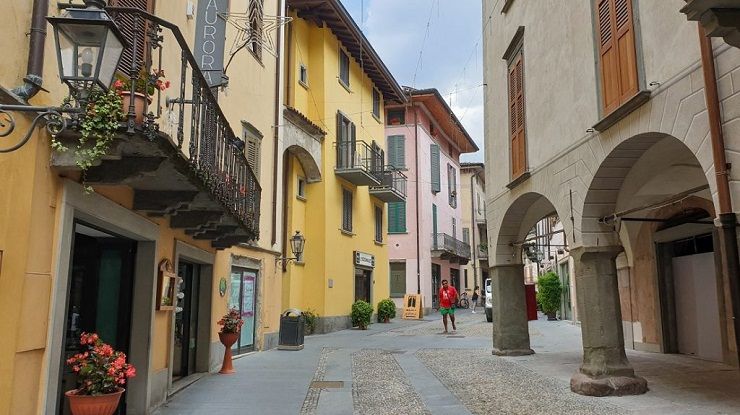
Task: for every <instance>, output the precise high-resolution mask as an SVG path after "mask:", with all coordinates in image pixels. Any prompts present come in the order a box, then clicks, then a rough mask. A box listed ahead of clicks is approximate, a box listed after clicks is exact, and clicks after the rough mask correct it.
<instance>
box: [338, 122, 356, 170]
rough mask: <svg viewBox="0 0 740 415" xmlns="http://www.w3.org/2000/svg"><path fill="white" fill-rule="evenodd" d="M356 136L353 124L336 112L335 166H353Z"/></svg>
mask: <svg viewBox="0 0 740 415" xmlns="http://www.w3.org/2000/svg"><path fill="white" fill-rule="evenodd" d="M356 136H357V129H356V128H355V124H354V123H353V122H352V121H350V120H349V118H347V117H345V116H344V115H342V113H341V112H337V167H339V168H351V167H353V166H354V163H355V160H354V155H355V143H356Z"/></svg>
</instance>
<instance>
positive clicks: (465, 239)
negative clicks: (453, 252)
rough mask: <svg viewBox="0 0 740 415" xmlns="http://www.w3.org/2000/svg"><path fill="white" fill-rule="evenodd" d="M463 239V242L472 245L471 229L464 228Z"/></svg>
mask: <svg viewBox="0 0 740 415" xmlns="http://www.w3.org/2000/svg"><path fill="white" fill-rule="evenodd" d="M462 238H463V239H462V240H463V242H465V243H466V244H469V243H470V228H463V231H462Z"/></svg>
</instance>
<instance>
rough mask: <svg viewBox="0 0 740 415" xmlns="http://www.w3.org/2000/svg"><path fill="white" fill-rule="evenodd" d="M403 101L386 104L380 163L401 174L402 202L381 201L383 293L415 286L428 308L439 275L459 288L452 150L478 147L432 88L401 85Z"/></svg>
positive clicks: (463, 250) (399, 294)
mask: <svg viewBox="0 0 740 415" xmlns="http://www.w3.org/2000/svg"><path fill="white" fill-rule="evenodd" d="M407 92H408V94H409V104H408V105H406V106H397V107H392V106H389V107H387V108H386V116H387V118H388V119H387V120H386V130H385V132H386V134H385V135H386V149H388V150H387V151H388V153H387V156H388V157H387V160H388V164H391V165H393V166H394V167H396V168H398V169H401V170H402V171H403V172H404V174H405V175H406V176H407V177H408V187H407V198H406V201H405V202H399V203H390V204H389V205H388V245H389V261H390V264H389V266H390V279H391V297H393V298H394V300H395V301H396V304H397V305H398V306H399V307H401V303H402V299H403V295H404V294H407V293H408V294H416V293H421V294H422V295H423V301H424V308H426V309H429V308H432V307H434V308H436V307H438V304H437V291H438V289H439V286H440V283H441V280H443V279H446V280H448V281H449V282H450V283H451V284H453V285H455V286H456V287H457V288H458V289H460V288H462V265H464V264H466V263H467V262H468V261H469V260H470V257H471V252H470V246H469V245H468V244H466V243H464V242H463V241H462V240H463V236H462V229H463V224H462V198H461V181H460V177H461V176H460V154H462V153H470V152H475V151H478V147H477V146H476V145H475V143H474V142H473V140H472V138H470V136H469V135H468V133H467V132H466V131H465V129H464V128H463V127H462V124H461V123H460V122H459V120H458V119H457V117H455V115H454V114H453V113H452V110H451V109H450V108H449V107H448V106H447V104H446V103H445V101H444V99H443V98H442V97H441V95H440V94H439V92H438V91H437V90H436V89H427V90H407Z"/></svg>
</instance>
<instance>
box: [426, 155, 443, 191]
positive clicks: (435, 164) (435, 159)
mask: <svg viewBox="0 0 740 415" xmlns="http://www.w3.org/2000/svg"><path fill="white" fill-rule="evenodd" d="M429 150H430V154H431V158H432V160H431V162H432V167H431V169H432V192H435V193H438V192H440V191H441V190H442V186H441V184H440V179H439V176H440V173H439V169H440V166H439V146H438V145H436V144H432V145H431V146H430V148H429Z"/></svg>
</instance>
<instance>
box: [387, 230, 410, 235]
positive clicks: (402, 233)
mask: <svg viewBox="0 0 740 415" xmlns="http://www.w3.org/2000/svg"><path fill="white" fill-rule="evenodd" d="M408 234H409V232H408V231H404V232H388V235H408Z"/></svg>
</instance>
